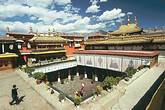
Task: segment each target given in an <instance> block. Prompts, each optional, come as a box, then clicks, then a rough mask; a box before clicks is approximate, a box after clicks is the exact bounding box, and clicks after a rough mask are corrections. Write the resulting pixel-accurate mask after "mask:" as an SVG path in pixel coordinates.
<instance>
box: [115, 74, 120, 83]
mask: <svg viewBox="0 0 165 110" xmlns="http://www.w3.org/2000/svg"><path fill="white" fill-rule="evenodd" d="M115 79H116V82H117V84H118V83H119V81H120V80H121V78H120V77H119V76H117V77H116V78H115Z"/></svg>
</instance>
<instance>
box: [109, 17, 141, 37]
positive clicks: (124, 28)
mask: <svg viewBox="0 0 165 110" xmlns="http://www.w3.org/2000/svg"><path fill="white" fill-rule="evenodd" d="M143 33H144V31H143V28H141V29H140V28H139V27H138V26H137V20H136V16H135V20H134V23H131V24H130V19H129V16H128V19H127V24H126V25H123V24H122V21H121V22H120V27H119V29H118V30H116V31H114V32H111V33H110V34H111V35H112V36H126V35H139V34H143Z"/></svg>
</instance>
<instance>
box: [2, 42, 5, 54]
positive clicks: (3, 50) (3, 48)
mask: <svg viewBox="0 0 165 110" xmlns="http://www.w3.org/2000/svg"><path fill="white" fill-rule="evenodd" d="M2 53H5V46H4V43H2Z"/></svg>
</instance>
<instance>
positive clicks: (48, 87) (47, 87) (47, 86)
mask: <svg viewBox="0 0 165 110" xmlns="http://www.w3.org/2000/svg"><path fill="white" fill-rule="evenodd" d="M49 84H50V82H49V81H47V82H46V90H49V89H50V86H49Z"/></svg>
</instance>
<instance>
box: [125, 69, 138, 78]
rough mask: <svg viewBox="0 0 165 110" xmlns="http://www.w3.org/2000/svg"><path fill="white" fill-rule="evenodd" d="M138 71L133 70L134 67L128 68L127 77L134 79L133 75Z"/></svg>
mask: <svg viewBox="0 0 165 110" xmlns="http://www.w3.org/2000/svg"><path fill="white" fill-rule="evenodd" d="M136 71H137V69H135V68H133V67H128V68H127V69H126V71H125V73H126V75H127V77H129V78H132V75H134V74H135V73H136Z"/></svg>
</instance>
